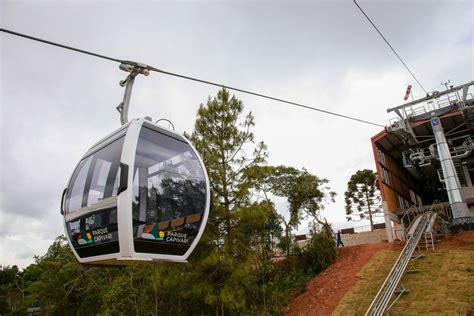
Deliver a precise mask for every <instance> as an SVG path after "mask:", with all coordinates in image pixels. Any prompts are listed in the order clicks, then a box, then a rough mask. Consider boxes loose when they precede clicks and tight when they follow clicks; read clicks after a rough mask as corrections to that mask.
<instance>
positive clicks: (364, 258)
mask: <svg viewBox="0 0 474 316" xmlns="http://www.w3.org/2000/svg"><path fill="white" fill-rule="evenodd" d="M398 249H402V245H399V244H389V243H379V244H366V245H358V246H352V247H345V248H339V251H338V256H337V259H336V262H335V263H334V264H332V265H331V266H330V267H329V268H327V269H326V270H325V271H323V272H321V274H319V275H318V276H316V277H315V278H313V279H312V280H311V281H310V282H309V283H308V285H307V287H306V292H305V293H303V294H301V295H300V296H298V297H296V298H295V299H294V300H293V301H292V302H291V304H290V306H289V308H288V310H287V311H286V312H285V315H287V316H297V315H298V316H300V315H301V316H303V315H318V316H319V315H330V314H331V312H332V311H333V310H334V308H335V307H336V305H337V303H338V302H339V300H340V299H341V298H342V297H343V296H344V294H345V293H346V292H347V291H349V290H350V289H351V288H352V287H353V286H354V284H355V283H356V282H357V276H356V274H357V272H359V270H360V269H361V268H362V267H363V266H364V265H365V264H366V263H367V262H368V261H369V260H370V258H372V256H373V255H374V254H375V253H376V252H378V251H380V250H398Z"/></svg>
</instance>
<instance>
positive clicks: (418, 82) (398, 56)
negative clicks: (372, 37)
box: [353, 0, 428, 95]
mask: <svg viewBox="0 0 474 316" xmlns="http://www.w3.org/2000/svg"><path fill="white" fill-rule="evenodd" d="M353 1H354V4H355V5H356V6H357V7H358V8H359V10H360V12H362V14H363V15H364V16H365V17H366V19H367V20H368V21H369V22H370V24H372V26H373V27H374V29H375V30H376V31H377V33H379V35H380V36H381V37H382V39H383V40H384V41H385V43H386V44H387V45H388V47H390V49H391V50H392V52H393V53H394V54H395V56H397V58H398V60H400V62H401V63H402V64H403V66H405V68H406V70H408V72H409V73H410V75H411V76H412V77H413V79H415V81H416V83H417V84H418V85H419V86H420V87H421V89H423V91H424V92H425V93H426V95H428V92H427V91H426V90H425V88H424V87H423V85H422V84H421V83H420V81H418V79H416V77H415V75H414V74H413V72H412V71H411V69H410V68H409V67H408V66H407V64H405V62H404V61H403V59H402V58H401V57H400V55H398V53H397V51H396V50H395V49H394V48H393V47H392V45H390V43H389V42H388V40H387V39H386V38H385V36H383V34H382V32H380V30H379V29H378V27H377V26H376V25H375V24H374V22H372V20H371V19H370V18H369V16H368V15H367V14H366V13H365V12H364V10H363V9H362V8H361V7H360V6H359V4H358V3H357V2H356V0H353Z"/></svg>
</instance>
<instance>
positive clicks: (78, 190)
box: [61, 119, 210, 265]
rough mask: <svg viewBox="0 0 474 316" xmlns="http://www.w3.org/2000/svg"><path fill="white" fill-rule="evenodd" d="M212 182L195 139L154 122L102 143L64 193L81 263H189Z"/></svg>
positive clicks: (131, 125)
mask: <svg viewBox="0 0 474 316" xmlns="http://www.w3.org/2000/svg"><path fill="white" fill-rule="evenodd" d="M209 206H210V189H209V180H208V177H207V174H206V170H205V168H204V165H203V163H202V161H201V159H200V157H199V155H198V154H197V152H196V150H195V149H194V148H193V146H192V145H191V144H190V142H189V141H188V140H187V139H186V138H185V137H183V136H181V135H178V134H176V133H174V132H171V131H168V130H165V129H163V128H161V127H159V126H157V125H155V124H153V123H152V122H150V121H148V120H146V119H138V120H132V121H131V122H128V123H127V124H125V125H124V126H122V127H121V128H120V129H118V130H117V131H115V132H114V133H112V134H110V135H109V136H107V137H106V138H104V139H102V140H101V141H99V142H98V143H97V144H95V145H94V146H93V147H92V148H91V149H89V151H88V152H87V153H86V154H85V155H84V157H83V158H82V159H81V161H80V162H79V164H78V166H77V167H76V169H75V170H74V172H73V174H72V177H71V179H70V181H69V185H68V187H67V189H65V190H64V193H63V196H62V200H61V213H62V214H63V216H64V225H65V231H66V236H67V239H68V241H69V243H70V245H71V248H72V250H73V252H74V254H75V255H76V257H77V259H78V260H79V262H81V263H92V264H111V265H122V264H129V263H131V262H135V261H160V260H166V261H175V262H184V261H186V259H187V258H188V256H189V255H190V254H191V252H192V251H193V249H194V248H195V247H196V244H197V243H198V241H199V239H200V237H201V235H202V233H203V230H204V228H205V226H206V222H207V217H208V214H209Z"/></svg>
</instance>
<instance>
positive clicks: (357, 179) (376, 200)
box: [344, 169, 382, 230]
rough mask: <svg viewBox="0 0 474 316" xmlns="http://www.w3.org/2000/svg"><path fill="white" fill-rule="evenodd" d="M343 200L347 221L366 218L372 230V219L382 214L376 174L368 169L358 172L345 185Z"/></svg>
mask: <svg viewBox="0 0 474 316" xmlns="http://www.w3.org/2000/svg"><path fill="white" fill-rule="evenodd" d="M344 200H345V202H346V219H347V221H357V220H363V219H366V218H368V219H369V221H370V229H371V230H374V221H373V217H374V216H375V215H376V214H380V213H382V210H381V208H380V201H381V198H380V191H379V189H378V187H377V174H376V173H375V172H373V171H372V170H368V169H364V170H358V171H357V172H356V173H355V174H353V175H352V176H351V178H350V180H349V182H348V183H347V191H346V192H345V193H344ZM356 218H358V219H356Z"/></svg>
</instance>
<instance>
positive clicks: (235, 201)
mask: <svg viewBox="0 0 474 316" xmlns="http://www.w3.org/2000/svg"><path fill="white" fill-rule="evenodd" d="M242 116H243V104H242V102H241V101H240V100H237V99H236V98H235V97H234V96H231V95H230V94H229V91H227V90H225V89H222V90H221V91H219V93H218V94H217V96H216V97H214V98H209V100H208V102H207V104H206V105H202V104H201V106H200V108H199V111H198V115H197V119H196V124H195V129H194V131H193V133H192V134H191V135H188V137H189V138H190V139H191V141H192V142H193V143H194V145H195V147H196V149H197V150H198V151H199V152H200V154H201V155H202V158H203V160H204V163H205V165H206V169H207V172H208V174H209V178H210V181H211V187H212V195H213V199H212V204H211V212H210V215H209V219H208V225H207V227H206V230H205V233H204V234H203V237H202V239H201V241H200V242H199V244H198V246H197V247H196V249H195V251H194V252H193V254H192V255H191V257H190V258H189V259H188V260H189V263H187V264H171V263H159V264H156V263H154V264H147V263H142V264H137V265H133V266H128V267H121V268H106V267H91V266H87V265H80V264H78V263H77V261H76V259H75V258H74V255H73V254H72V252H71V250H70V249H69V247H68V246H67V244H66V243H65V238H64V237H58V238H57V239H56V240H55V241H54V242H53V244H52V245H51V247H50V248H49V249H48V251H47V253H46V254H45V255H44V256H42V257H37V258H36V262H35V263H34V264H32V265H30V266H28V267H27V268H26V269H25V270H24V271H21V272H19V271H18V269H17V268H16V267H3V268H2V269H1V271H0V281H1V284H0V285H1V287H0V291H1V292H0V313H2V315H3V314H6V315H8V314H15V313H25V312H26V309H27V308H28V306H30V305H31V304H32V303H33V302H34V301H35V300H39V301H40V303H41V309H42V312H43V313H44V314H48V315H86V314H88V315H89V314H90V315H158V314H165V315H211V314H212V315H244V314H254V315H268V314H272V315H278V314H280V313H281V308H282V306H284V305H285V304H287V303H288V300H289V297H290V295H291V294H293V293H295V291H299V290H302V289H303V288H304V286H305V284H306V282H307V281H308V279H309V278H310V277H311V276H313V275H315V274H316V273H319V272H320V271H321V270H322V269H324V268H326V267H327V266H328V265H329V264H330V263H331V262H333V261H334V257H335V243H334V240H333V236H332V232H330V228H329V225H327V223H324V222H323V221H322V220H321V219H320V218H319V211H320V210H321V209H322V208H323V207H324V204H325V203H326V202H328V201H331V200H333V199H334V195H335V193H333V192H331V191H330V189H329V187H327V183H328V180H326V179H320V178H318V177H317V176H315V175H312V174H310V173H309V172H308V171H307V170H305V169H303V170H298V169H296V168H292V167H287V166H276V167H272V166H266V165H265V160H266V158H267V153H266V147H265V145H264V143H263V142H260V143H255V141H254V135H253V133H252V131H251V128H252V127H253V126H254V124H255V123H254V117H253V116H252V114H251V113H248V114H246V115H245V116H244V117H243V118H242ZM249 153H250V154H249ZM163 187H164V188H165V190H164V191H163V192H162V193H159V192H157V191H156V192H154V193H153V190H152V194H151V196H149V197H148V198H149V203H150V205H155V206H156V205H158V203H162V200H165V198H164V197H163V196H166V200H169V203H175V204H177V205H180V207H182V208H184V207H186V208H187V207H191V206H192V205H190V203H191V200H192V201H195V199H190V200H184V199H181V200H180V199H179V198H173V197H178V196H184V195H182V194H178V195H176V192H180V191H182V190H191V192H196V193H198V191H199V190H200V188H199V187H196V186H194V185H193V183H179V184H177V183H174V182H172V181H168V182H166V183H163ZM261 193H263V194H264V195H265V198H263V199H262V198H256V197H258V196H260V195H261ZM159 194H162V195H163V196H159ZM197 195H199V194H197ZM270 195H272V196H279V197H285V198H286V199H287V200H288V202H289V213H290V214H291V215H290V219H289V220H285V218H284V217H283V216H281V215H280V214H278V212H277V210H276V209H275V205H274V203H273V201H272V199H271V196H270ZM200 203H204V201H200ZM170 207H175V208H177V206H176V205H175V206H173V205H171V206H170ZM303 218H309V219H310V220H311V222H312V230H313V232H314V234H313V237H312V239H311V241H310V243H309V245H308V246H307V247H305V248H303V249H300V248H298V247H297V245H296V244H295V242H294V241H293V238H292V236H291V233H292V230H293V229H294V228H296V227H297V226H298V225H299V224H300V222H301V220H302V219H303ZM156 220H157V221H158V220H159V219H156ZM282 225H283V226H284V227H282ZM282 251H283V252H284V253H287V254H288V255H290V254H291V256H288V257H287V258H286V259H284V260H282V261H276V262H275V261H274V257H275V254H276V253H278V254H281V253H282Z"/></svg>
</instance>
